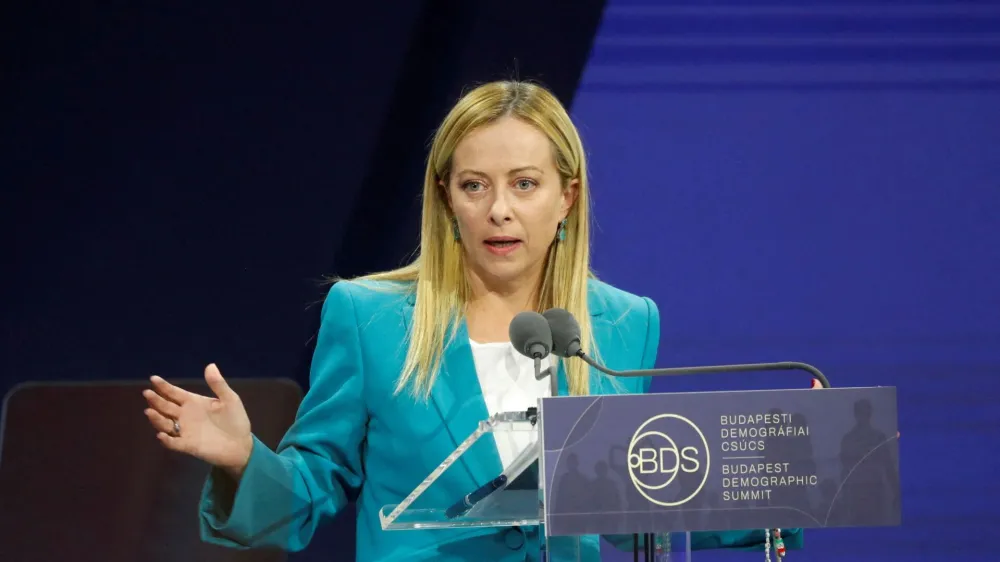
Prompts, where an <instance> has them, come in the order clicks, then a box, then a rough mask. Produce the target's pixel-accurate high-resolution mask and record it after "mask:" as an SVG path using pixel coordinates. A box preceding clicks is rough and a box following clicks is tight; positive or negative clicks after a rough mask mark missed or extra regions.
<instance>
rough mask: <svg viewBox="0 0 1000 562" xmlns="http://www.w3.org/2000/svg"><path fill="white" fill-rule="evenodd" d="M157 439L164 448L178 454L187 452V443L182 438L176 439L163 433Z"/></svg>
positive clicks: (158, 434)
mask: <svg viewBox="0 0 1000 562" xmlns="http://www.w3.org/2000/svg"><path fill="white" fill-rule="evenodd" d="M156 438H157V439H159V440H160V443H162V444H163V446H164V447H166V448H168V449H170V450H171V451H177V452H178V453H186V452H187V442H186V441H184V440H183V439H181V438H180V437H174V436H173V435H168V434H166V433H164V432H162V431H161V432H159V433H157V434H156Z"/></svg>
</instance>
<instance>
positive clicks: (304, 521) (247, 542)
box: [200, 282, 368, 551]
mask: <svg viewBox="0 0 1000 562" xmlns="http://www.w3.org/2000/svg"><path fill="white" fill-rule="evenodd" d="M358 327H359V323H358V320H357V316H356V311H355V307H354V302H353V298H352V296H351V293H350V284H349V283H347V282H339V283H336V284H335V285H334V286H333V287H332V288H331V289H330V292H329V294H328V295H327V298H326V301H325V302H324V304H323V309H322V320H321V323H320V329H319V334H318V337H317V342H316V350H315V352H314V355H313V361H312V366H311V372H310V389H309V391H308V392H307V393H306V395H305V397H304V398H303V401H302V404H301V405H300V407H299V411H298V413H297V415H296V420H295V423H294V424H293V425H292V427H291V428H290V429H289V431H288V432H287V434H286V435H285V436H284V438H283V439H282V441H281V443H280V444H279V445H278V448H277V450H276V451H271V450H270V449H269V448H268V447H267V446H266V445H264V444H263V443H262V442H260V441H259V440H258V439H257V438H256V437H255V438H254V443H253V449H252V452H251V455H250V461H249V464H247V467H246V470H245V471H244V473H243V477H242V478H241V479H240V481H239V483H238V484H237V483H235V482H233V480H232V479H231V478H229V477H228V476H227V475H226V474H225V473H224V472H223V471H221V470H218V469H214V468H213V470H212V471H211V473H210V475H209V477H208V480H207V482H206V483H205V486H204V489H203V492H202V498H201V505H200V521H201V535H202V539H203V540H205V541H206V542H210V543H215V544H220V545H223V546H229V547H236V548H240V547H244V548H251V547H253V548H256V547H261V546H270V547H278V548H281V549H283V550H288V551H299V550H302V549H303V548H305V547H306V546H307V545H308V543H309V541H310V539H311V538H312V536H313V533H314V532H315V530H316V528H317V526H318V525H319V524H320V523H321V522H322V520H323V519H325V518H328V517H332V516H333V515H334V514H336V513H337V512H338V511H339V510H340V509H342V508H343V507H344V506H346V505H347V504H348V502H349V501H350V499H351V498H352V497H354V496H356V495H357V492H358V490H359V489H360V487H361V484H362V482H363V479H364V470H363V464H362V448H363V444H364V439H365V430H366V425H367V417H368V414H367V407H366V404H365V401H364V372H363V363H362V354H361V345H360V340H359V335H358V330H359V328H358Z"/></svg>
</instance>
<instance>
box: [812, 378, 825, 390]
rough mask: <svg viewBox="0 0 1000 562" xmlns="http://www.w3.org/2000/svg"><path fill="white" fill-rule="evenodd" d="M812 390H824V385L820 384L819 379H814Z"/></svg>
mask: <svg viewBox="0 0 1000 562" xmlns="http://www.w3.org/2000/svg"><path fill="white" fill-rule="evenodd" d="M811 388H823V383H821V382H819V379H813V382H812V387H811Z"/></svg>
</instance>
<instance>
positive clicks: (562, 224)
mask: <svg viewBox="0 0 1000 562" xmlns="http://www.w3.org/2000/svg"><path fill="white" fill-rule="evenodd" d="M556 237H557V238H559V241H560V242H563V241H565V240H566V219H563V220H561V221H559V230H558V231H556Z"/></svg>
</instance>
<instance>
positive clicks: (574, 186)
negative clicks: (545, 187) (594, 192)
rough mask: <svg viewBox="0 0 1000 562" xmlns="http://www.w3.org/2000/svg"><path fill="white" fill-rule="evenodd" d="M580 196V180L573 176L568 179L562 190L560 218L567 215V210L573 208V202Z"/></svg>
mask: <svg viewBox="0 0 1000 562" xmlns="http://www.w3.org/2000/svg"><path fill="white" fill-rule="evenodd" d="M579 196H580V180H579V179H577V178H573V179H571V180H569V182H568V183H567V184H566V187H564V188H563V191H562V208H561V209H560V211H561V212H562V218H564V219H565V218H566V217H567V216H569V210H570V209H572V208H573V204H574V203H576V199H577V197H579Z"/></svg>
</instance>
